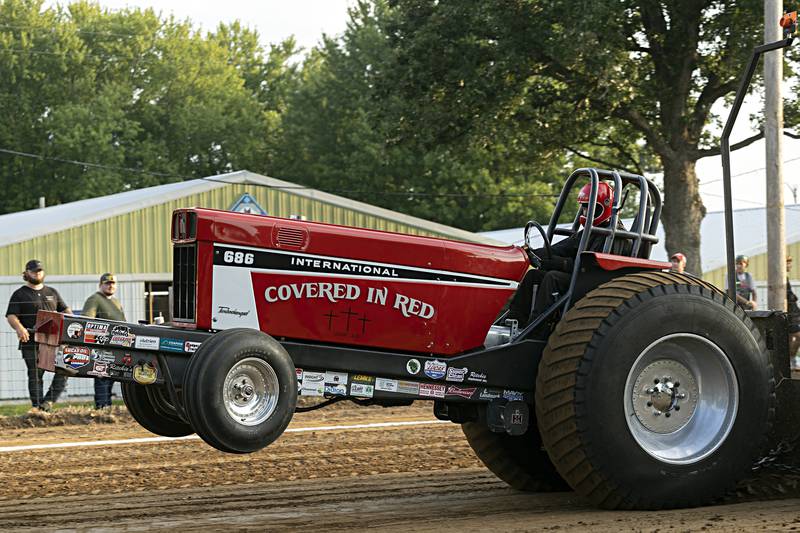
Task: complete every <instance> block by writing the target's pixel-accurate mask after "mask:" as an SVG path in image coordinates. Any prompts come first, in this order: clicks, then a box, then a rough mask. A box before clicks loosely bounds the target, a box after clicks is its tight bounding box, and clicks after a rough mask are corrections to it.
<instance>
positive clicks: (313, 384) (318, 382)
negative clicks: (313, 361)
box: [300, 370, 325, 396]
mask: <svg viewBox="0 0 800 533" xmlns="http://www.w3.org/2000/svg"><path fill="white" fill-rule="evenodd" d="M300 394H302V395H303V396H322V395H323V394H325V372H309V371H308V370H306V371H305V372H303V381H302V385H301V387H300Z"/></svg>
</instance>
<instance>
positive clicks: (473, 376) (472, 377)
mask: <svg viewBox="0 0 800 533" xmlns="http://www.w3.org/2000/svg"><path fill="white" fill-rule="evenodd" d="M467 381H474V382H476V383H486V374H484V373H483V372H470V373H469V376H467Z"/></svg>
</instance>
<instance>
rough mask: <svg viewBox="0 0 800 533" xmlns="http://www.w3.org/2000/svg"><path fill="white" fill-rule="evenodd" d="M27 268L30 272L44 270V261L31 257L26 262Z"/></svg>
mask: <svg viewBox="0 0 800 533" xmlns="http://www.w3.org/2000/svg"><path fill="white" fill-rule="evenodd" d="M25 270H27V271H29V272H39V271H40V270H44V268H42V262H41V261H39V260H38V259H31V260H30V261H28V262H27V263H25Z"/></svg>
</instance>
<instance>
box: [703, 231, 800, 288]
mask: <svg viewBox="0 0 800 533" xmlns="http://www.w3.org/2000/svg"><path fill="white" fill-rule="evenodd" d="M786 252H787V254H788V255H791V256H792V258H793V259H794V261H793V262H792V271H791V272H789V278H790V279H798V278H800V242H795V243H792V244H788V245H787V246H786ZM737 255H738V252H737ZM725 270H726V269H725V268H724V267H723V268H717V269H714V270H711V271H709V272H704V273H703V279H704V280H706V281H709V282H711V283H713V284H714V285H716V286H717V287H719V288H720V289H724V288H725ZM747 270H748V272H750V274H752V276H753V279H754V280H756V281H757V282H758V281H763V282H764V283H765V284H766V281H767V254H765V253H764V254H759V255H751V256H750V264H749V266H748V268H747ZM759 296H760V295H759ZM765 297H766V294H765ZM763 301H764V302H766V300H763Z"/></svg>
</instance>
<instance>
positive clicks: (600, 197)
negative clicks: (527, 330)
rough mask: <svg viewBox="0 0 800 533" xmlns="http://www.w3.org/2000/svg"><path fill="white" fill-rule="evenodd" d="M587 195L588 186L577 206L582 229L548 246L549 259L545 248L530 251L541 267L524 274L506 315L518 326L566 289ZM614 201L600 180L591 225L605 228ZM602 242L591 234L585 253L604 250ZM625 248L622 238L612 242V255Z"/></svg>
mask: <svg viewBox="0 0 800 533" xmlns="http://www.w3.org/2000/svg"><path fill="white" fill-rule="evenodd" d="M590 192H591V184H588V183H587V184H586V185H584V186H583V188H582V189H581V190H580V192H579V193H578V204H580V210H581V212H580V217H579V222H580V224H581V229H580V230H579V231H577V232H575V234H574V235H571V236H570V237H568V238H566V239H564V240H561V241H559V242H557V243H555V244H553V245H552V246H551V247H550V249H551V253H552V255H551V256H550V257H548V256H547V250H546V248H538V249H536V250H534V251H533V252H534V253H535V254H536V255H538V256H539V257H541V258H542V264H541V267H540V268H534V269H531V270H528V272H527V273H526V274H525V278H524V279H523V280H522V282H521V283H520V285H519V288H518V289H517V292H516V293H514V297H513V298H512V299H511V303H510V304H509V313H508V315H507V318H508V319H515V320H517V321H518V322H519V326H520V327H524V326H526V325H527V324H528V322H529V321H530V319H531V317H536V316H539V315H540V314H541V313H543V312H544V311H545V310H546V309H547V308H548V307H549V306H550V305H552V303H553V302H555V299H556V297H555V295H556V294H560V293H563V292H564V291H565V290H567V288H569V282H570V278H571V277H572V269H573V267H574V266H575V257H576V255H577V254H578V247H579V245H580V242H581V236H582V235H583V227H584V226H585V225H586V213H587V211H588V206H589V194H590ZM613 198H614V191H613V189H612V188H611V186H610V185H609V184H608V183H606V182H603V181H601V182H600V183H599V185H598V189H597V204H596V205H595V208H594V212H595V216H594V222H593V226H595V227H608V225H609V223H610V220H611V208H612V204H613ZM605 239H606V236H605V235H599V234H598V235H592V236H591V237H590V239H589V242H588V243H587V244H586V251H589V252H601V251H603V245H604V244H605ZM626 245H627V243H626V241H625V239H619V238H618V239H615V240H614V245H613V248H612V251H611V253H614V254H618V255H620V254H623V253H624V250H625V246H626ZM534 285H538V290H537V291H536V299H535V301H534V302H533V308H531V301H532V300H533V287H534Z"/></svg>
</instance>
